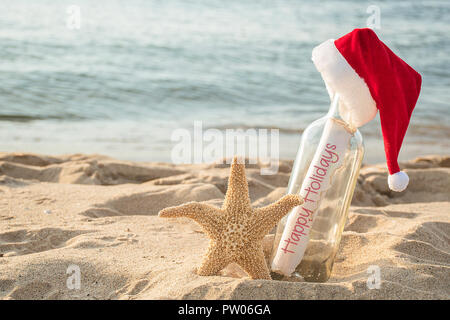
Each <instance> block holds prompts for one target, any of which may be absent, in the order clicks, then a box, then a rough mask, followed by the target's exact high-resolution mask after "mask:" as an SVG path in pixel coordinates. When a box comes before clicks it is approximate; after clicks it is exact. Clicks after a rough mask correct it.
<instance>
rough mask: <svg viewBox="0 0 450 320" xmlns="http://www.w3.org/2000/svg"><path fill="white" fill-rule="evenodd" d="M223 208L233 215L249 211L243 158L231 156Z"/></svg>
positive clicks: (249, 204)
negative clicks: (231, 161) (231, 160)
mask: <svg viewBox="0 0 450 320" xmlns="http://www.w3.org/2000/svg"><path fill="white" fill-rule="evenodd" d="M222 209H223V210H225V211H226V212H227V213H228V214H230V215H233V216H238V215H240V214H242V213H250V212H251V203H250V197H249V193H248V183H247V178H246V177H245V164H244V160H243V159H238V157H234V158H233V163H232V164H231V169H230V177H229V179H228V187H227V193H226V195H225V201H224V202H223V207H222Z"/></svg>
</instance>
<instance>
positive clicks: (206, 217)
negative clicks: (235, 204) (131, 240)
mask: <svg viewBox="0 0 450 320" xmlns="http://www.w3.org/2000/svg"><path fill="white" fill-rule="evenodd" d="M158 216H159V217H162V218H180V217H185V218H190V219H192V220H194V221H195V222H197V223H198V224H199V225H200V226H201V227H202V228H203V230H204V231H205V232H206V233H207V234H208V236H210V237H211V238H215V237H216V236H217V235H219V234H220V232H221V230H222V221H221V211H220V209H217V208H215V207H213V206H211V205H208V204H205V203H199V202H189V203H186V204H183V205H181V206H176V207H169V208H165V209H163V210H161V211H160V212H159V213H158Z"/></svg>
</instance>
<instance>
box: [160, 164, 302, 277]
mask: <svg viewBox="0 0 450 320" xmlns="http://www.w3.org/2000/svg"><path fill="white" fill-rule="evenodd" d="M242 162H243V161H238V158H237V157H235V158H234V159H233V163H232V164H231V169H230V177H229V180H228V188H227V192H226V196H225V201H224V203H223V206H222V208H216V207H214V206H212V205H208V204H206V203H199V202H189V203H186V204H183V205H180V206H176V207H169V208H165V209H163V210H161V211H160V212H159V216H160V217H163V218H176V217H187V218H191V219H192V220H194V221H195V222H197V223H198V224H199V225H200V226H201V227H202V229H203V230H204V232H205V234H206V235H207V236H208V237H209V238H210V242H209V247H208V250H207V253H206V255H205V257H204V259H203V263H202V265H201V266H200V268H198V269H197V273H198V274H199V275H202V276H210V275H216V274H217V273H218V272H219V271H221V270H222V269H223V268H225V267H226V266H227V265H228V264H230V263H232V262H234V263H236V264H237V265H239V266H240V267H241V268H242V269H243V270H244V271H245V272H246V273H247V274H248V275H249V276H250V278H252V279H268V280H270V279H271V277H270V273H269V269H268V267H267V264H266V260H265V258H264V252H263V246H262V241H263V238H264V236H265V235H266V234H267V233H268V232H269V231H270V230H272V228H273V227H275V225H276V224H277V223H278V221H279V220H280V219H281V218H282V217H284V216H285V215H286V214H287V213H288V212H289V211H290V210H291V209H292V208H294V207H296V206H299V205H301V204H302V203H303V199H302V198H301V197H300V196H299V195H294V194H288V195H285V196H284V197H283V198H281V199H280V200H278V201H277V202H275V203H272V204H270V205H268V206H266V207H263V208H256V209H254V208H252V206H251V203H250V196H249V193H248V184H247V179H246V177H245V166H244V164H243V163H242Z"/></svg>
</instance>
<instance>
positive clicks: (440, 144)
mask: <svg viewBox="0 0 450 320" xmlns="http://www.w3.org/2000/svg"><path fill="white" fill-rule="evenodd" d="M0 4H1V8H2V13H1V14H0V79H1V82H0V136H1V140H0V151H20V152H38V153H46V154H61V153H74V152H80V153H81V152H82V153H101V154H107V155H110V156H113V157H117V158H120V159H128V160H140V161H170V160H171V158H170V154H171V150H172V149H173V146H174V144H176V142H174V141H171V134H172V133H173V131H174V130H175V129H178V128H186V129H189V130H191V129H192V127H193V125H194V121H202V124H203V127H204V128H205V129H206V128H218V129H221V130H224V129H226V128H277V129H279V130H280V131H279V132H280V156H281V158H286V159H293V158H294V157H295V154H296V151H297V148H298V144H299V141H300V137H301V132H302V130H303V129H305V127H306V126H307V125H308V124H309V123H310V122H311V121H313V120H314V119H317V118H319V117H321V116H322V115H324V114H325V113H326V112H327V110H328V107H329V98H328V94H327V92H326V89H325V86H324V84H323V81H322V79H321V77H320V74H319V73H318V72H317V71H316V70H315V68H314V65H313V63H312V61H311V51H312V49H313V48H314V47H315V46H316V45H318V44H319V43H321V42H322V41H324V40H326V39H329V38H337V37H339V36H341V35H343V34H345V33H347V32H349V31H351V30H352V29H353V28H356V27H366V25H367V19H368V18H369V16H371V14H372V13H371V12H369V13H368V12H367V9H368V6H369V5H371V4H375V5H377V6H378V8H379V9H380V28H379V29H375V31H376V32H377V34H378V36H379V37H380V38H381V39H382V40H383V41H384V42H385V43H386V44H387V45H388V46H390V47H391V48H392V50H393V51H394V52H396V53H397V54H398V55H399V56H400V57H402V58H403V59H404V60H405V61H407V62H408V63H409V64H410V65H411V66H413V67H414V68H415V69H416V70H417V71H419V72H420V73H421V74H422V76H423V87H422V93H421V96H420V98H419V101H418V104H417V106H416V109H415V111H414V113H413V117H412V120H411V124H410V128H409V130H408V133H407V136H406V139H405V143H404V146H403V148H402V151H401V154H400V159H407V158H411V157H414V156H419V155H423V154H427V153H449V151H450V148H449V147H450V142H449V141H450V139H449V138H450V109H449V107H450V105H449V102H450V23H449V22H448V17H449V16H450V2H448V1H432V0H431V1H376V2H375V3H372V2H370V3H369V2H365V1H358V0H354V1H350V0H347V1H292V0H283V1H274V0H270V1H269V0H268V1H249V0H248V1H247V0H230V1H218V0H204V1H189V0H171V1H157V0H154V1H152V0H128V1H112V0H97V1H89V0H75V1H74V0H70V1H65V0H60V1H52V0H15V1H6V0H0ZM71 5H76V6H78V8H79V9H80V17H81V20H80V22H81V23H80V28H79V29H71V28H69V27H68V26H67V21H68V19H69V18H70V16H71V13H70V12H68V11H67V10H68V8H69V7H70V6H71ZM361 131H362V134H363V136H364V138H365V143H366V146H367V148H366V149H367V152H366V157H365V159H366V160H365V161H366V162H381V161H384V151H383V143H382V138H381V129H380V123H379V119H378V117H377V119H376V120H374V121H373V122H372V123H370V124H368V125H366V126H365V127H363V128H362V129H361Z"/></svg>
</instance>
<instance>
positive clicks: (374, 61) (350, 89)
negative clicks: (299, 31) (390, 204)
mask: <svg viewBox="0 0 450 320" xmlns="http://www.w3.org/2000/svg"><path fill="white" fill-rule="evenodd" d="M312 60H313V62H314V64H315V66H316V68H317V70H318V71H319V72H320V73H321V75H322V78H323V80H324V81H325V84H326V87H327V90H328V92H329V94H330V97H333V96H334V94H335V93H338V94H339V96H340V104H339V113H340V115H341V117H342V118H343V119H344V120H345V121H347V123H349V124H350V125H352V126H354V127H360V126H362V125H364V124H366V123H367V122H369V121H371V120H372V119H373V118H374V117H375V115H376V113H377V110H379V111H380V120H381V131H382V133H383V140H384V149H385V153H386V162H387V167H388V170H389V178H388V184H389V188H390V189H391V190H393V191H398V192H400V191H403V190H404V189H405V188H406V187H407V185H408V182H409V177H408V175H407V174H406V173H405V172H403V171H400V168H399V166H398V162H397V158H398V154H399V152H400V148H401V145H402V142H403V138H404V137H405V133H406V129H407V128H408V124H409V120H410V118H411V114H412V111H413V109H414V106H415V105H416V102H417V99H418V97H419V93H420V86H421V83H422V78H421V76H420V74H419V73H417V72H416V71H415V70H414V69H413V68H411V67H410V66H409V65H408V64H407V63H406V62H405V61H403V60H402V59H400V58H399V57H398V56H397V55H395V54H394V53H393V52H392V51H391V50H390V49H389V48H388V47H387V46H386V45H385V44H384V43H383V42H381V40H380V39H378V37H377V35H376V34H375V32H374V31H372V30H371V29H367V28H366V29H355V30H353V31H352V32H350V33H348V34H346V35H345V36H343V37H341V38H339V39H337V40H333V39H330V40H327V41H325V42H324V43H322V44H320V45H319V46H317V47H316V48H314V50H313V52H312Z"/></svg>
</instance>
